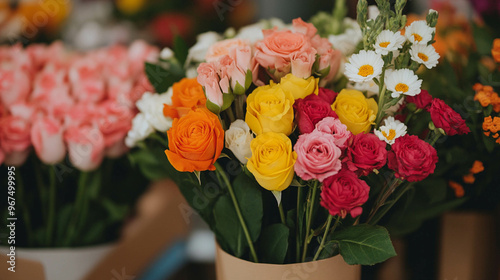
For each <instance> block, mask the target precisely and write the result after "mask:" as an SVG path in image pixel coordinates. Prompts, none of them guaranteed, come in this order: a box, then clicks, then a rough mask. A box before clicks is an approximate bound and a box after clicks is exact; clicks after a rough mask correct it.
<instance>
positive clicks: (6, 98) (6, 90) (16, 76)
mask: <svg viewBox="0 0 500 280" xmlns="http://www.w3.org/2000/svg"><path fill="white" fill-rule="evenodd" d="M0 81H1V82H0V101H2V103H3V104H4V106H10V105H12V104H14V103H17V102H23V101H26V100H27V98H28V95H29V94H30V91H31V81H30V76H29V75H28V73H26V72H24V71H21V70H19V69H13V70H3V69H1V68H0Z"/></svg>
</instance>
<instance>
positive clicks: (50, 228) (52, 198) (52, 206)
mask: <svg viewBox="0 0 500 280" xmlns="http://www.w3.org/2000/svg"><path fill="white" fill-rule="evenodd" d="M55 172H56V171H55V168H54V167H53V166H50V171H49V176H50V177H49V178H50V185H49V186H50V189H49V213H48V219H47V233H46V236H45V245H46V246H47V247H50V246H51V245H52V234H53V232H54V226H55V223H54V219H55V214H56V174H55Z"/></svg>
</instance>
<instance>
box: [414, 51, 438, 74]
mask: <svg viewBox="0 0 500 280" xmlns="http://www.w3.org/2000/svg"><path fill="white" fill-rule="evenodd" d="M410 55H411V59H412V60H413V61H416V62H418V63H421V64H423V65H425V67H427V69H431V68H432V67H435V66H436V65H437V64H438V60H439V54H438V53H437V52H436V50H435V49H434V47H433V46H432V45H429V46H426V45H413V46H412V47H411V49H410Z"/></svg>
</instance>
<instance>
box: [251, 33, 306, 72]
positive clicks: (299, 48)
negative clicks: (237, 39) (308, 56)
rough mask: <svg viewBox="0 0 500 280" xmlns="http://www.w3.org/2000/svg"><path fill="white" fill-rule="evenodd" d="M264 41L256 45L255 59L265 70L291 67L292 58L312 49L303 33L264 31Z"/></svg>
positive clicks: (281, 70) (279, 69) (281, 69)
mask: <svg viewBox="0 0 500 280" xmlns="http://www.w3.org/2000/svg"><path fill="white" fill-rule="evenodd" d="M263 33H264V40H262V41H259V42H257V43H256V44H255V55H254V56H255V59H256V60H257V62H258V63H259V64H260V65H262V67H264V68H265V69H268V68H270V69H276V70H277V71H279V72H284V71H283V69H285V68H287V67H289V66H290V61H291V57H292V56H293V55H296V54H297V53H304V52H307V51H308V50H309V49H311V43H310V42H309V40H308V39H307V37H306V36H305V35H304V34H302V33H293V32H292V31H290V30H283V31H277V30H275V29H273V30H263Z"/></svg>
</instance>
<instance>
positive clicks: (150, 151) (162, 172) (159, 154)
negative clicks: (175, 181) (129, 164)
mask: <svg viewBox="0 0 500 280" xmlns="http://www.w3.org/2000/svg"><path fill="white" fill-rule="evenodd" d="M129 157H130V159H131V160H132V161H133V162H134V163H135V164H136V165H137V166H138V167H139V169H140V170H141V172H142V174H143V175H144V176H145V177H146V178H148V179H150V180H160V179H164V178H168V177H170V176H171V175H172V174H173V173H174V172H176V171H175V170H174V168H173V167H172V166H171V165H170V162H169V161H168V158H167V156H166V155H165V152H164V148H163V147H161V146H160V145H148V146H146V147H144V148H141V149H136V150H133V151H132V152H131V153H130V154H129Z"/></svg>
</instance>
